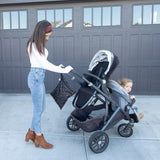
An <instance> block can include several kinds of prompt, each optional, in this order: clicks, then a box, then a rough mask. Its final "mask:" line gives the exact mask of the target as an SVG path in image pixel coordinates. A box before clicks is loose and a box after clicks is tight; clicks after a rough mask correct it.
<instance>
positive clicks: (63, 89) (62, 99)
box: [50, 74, 75, 109]
mask: <svg viewBox="0 0 160 160" xmlns="http://www.w3.org/2000/svg"><path fill="white" fill-rule="evenodd" d="M74 93H75V91H74V90H73V89H72V88H71V86H70V85H69V83H68V82H67V81H66V79H65V78H64V76H63V74H61V79H60V81H59V83H58V85H57V86H56V88H55V89H54V90H53V91H52V92H51V93H50V94H51V96H52V97H53V98H54V100H55V101H56V103H57V104H58V106H59V107H60V109H62V108H63V106H64V104H65V103H66V101H67V99H68V98H69V97H71V96H72V95H73V94H74Z"/></svg>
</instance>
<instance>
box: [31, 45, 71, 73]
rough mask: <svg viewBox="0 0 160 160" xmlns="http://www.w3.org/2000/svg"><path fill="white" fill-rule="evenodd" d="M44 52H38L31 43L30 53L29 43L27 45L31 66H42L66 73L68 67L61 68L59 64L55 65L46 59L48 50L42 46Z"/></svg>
mask: <svg viewBox="0 0 160 160" xmlns="http://www.w3.org/2000/svg"><path fill="white" fill-rule="evenodd" d="M44 52H45V54H41V55H40V54H39V52H38V50H37V47H36V45H35V43H32V51H31V53H30V45H28V53H29V59H30V63H31V67H36V68H43V69H46V70H49V71H52V72H58V73H68V72H69V71H68V69H67V67H66V68H61V67H60V66H56V65H54V64H52V63H50V62H49V61H48V60H47V57H48V50H47V49H46V48H44Z"/></svg>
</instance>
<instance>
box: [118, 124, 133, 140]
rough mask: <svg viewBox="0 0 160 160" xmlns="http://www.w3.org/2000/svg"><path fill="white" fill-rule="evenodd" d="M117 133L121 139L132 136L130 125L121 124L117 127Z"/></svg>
mask: <svg viewBox="0 0 160 160" xmlns="http://www.w3.org/2000/svg"><path fill="white" fill-rule="evenodd" d="M118 133H119V135H120V136H122V137H130V136H131V135H132V134H133V129H132V127H131V126H130V125H128V124H126V123H123V124H120V125H119V127H118Z"/></svg>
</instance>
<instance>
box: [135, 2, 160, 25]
mask: <svg viewBox="0 0 160 160" xmlns="http://www.w3.org/2000/svg"><path fill="white" fill-rule="evenodd" d="M148 24H160V4H156V5H134V6H133V25H148Z"/></svg>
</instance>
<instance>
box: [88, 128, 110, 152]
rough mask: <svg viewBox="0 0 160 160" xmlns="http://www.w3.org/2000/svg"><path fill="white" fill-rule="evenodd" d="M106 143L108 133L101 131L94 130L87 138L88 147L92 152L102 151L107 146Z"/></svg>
mask: <svg viewBox="0 0 160 160" xmlns="http://www.w3.org/2000/svg"><path fill="white" fill-rule="evenodd" d="M108 144H109V138H108V135H107V134H106V133H105V132H103V131H96V132H94V133H93V134H92V135H91V137H90V138H89V147H90V149H91V150H92V151H93V152H94V153H101V152H103V151H104V150H105V149H106V148H107V146H108Z"/></svg>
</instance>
